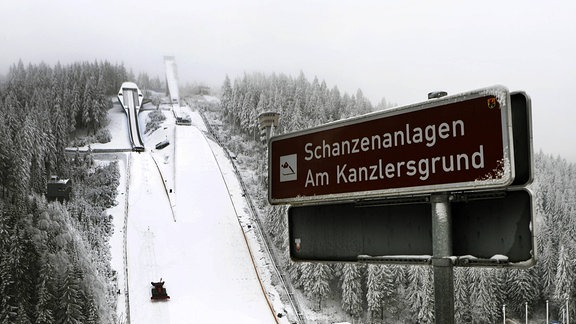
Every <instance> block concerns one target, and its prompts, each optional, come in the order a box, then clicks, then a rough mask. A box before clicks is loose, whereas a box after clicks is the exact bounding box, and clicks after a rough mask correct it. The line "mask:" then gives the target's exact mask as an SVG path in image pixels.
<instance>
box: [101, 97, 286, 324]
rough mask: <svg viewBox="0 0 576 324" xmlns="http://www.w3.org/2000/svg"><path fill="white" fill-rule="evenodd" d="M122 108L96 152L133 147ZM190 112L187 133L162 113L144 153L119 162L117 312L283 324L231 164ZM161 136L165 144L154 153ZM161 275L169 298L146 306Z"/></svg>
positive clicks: (136, 318)
mask: <svg viewBox="0 0 576 324" xmlns="http://www.w3.org/2000/svg"><path fill="white" fill-rule="evenodd" d="M119 110H120V108H118V107H116V108H113V109H111V110H110V113H109V117H110V123H109V125H108V128H109V129H110V131H111V133H112V137H113V139H112V141H111V142H110V143H107V144H100V145H97V146H96V145H95V146H93V148H126V147H129V140H128V135H127V133H126V132H127V131H128V127H127V125H126V123H127V121H126V116H125V114H124V113H123V112H121V111H119ZM190 113H191V116H192V119H193V126H175V123H174V118H173V116H172V114H171V112H170V111H165V115H166V116H167V118H168V119H167V120H166V121H165V122H164V124H163V126H162V127H161V128H160V129H158V130H157V131H155V132H154V133H152V134H147V135H145V136H144V138H143V139H144V142H145V144H146V151H145V152H143V153H132V152H130V153H118V154H116V155H115V159H117V160H118V161H119V163H120V169H121V171H122V172H121V173H122V175H121V179H120V186H119V194H118V198H117V200H118V205H117V206H116V207H114V208H112V209H110V210H109V213H110V214H111V215H113V216H114V223H115V232H114V236H113V238H112V240H111V245H112V262H113V268H114V269H115V270H116V271H117V274H118V285H119V287H118V288H119V306H118V315H119V317H120V319H124V320H125V322H128V317H129V320H130V323H133V324H134V323H231V322H233V323H289V321H288V318H287V316H285V315H286V312H289V311H286V310H285V307H284V306H283V305H282V303H281V302H280V298H279V297H278V293H277V292H276V291H275V290H274V289H272V288H271V287H272V286H271V284H270V277H271V275H270V273H269V271H268V270H267V268H266V265H267V264H269V260H268V259H267V257H266V255H265V254H264V253H263V252H262V249H261V248H260V246H259V245H258V238H257V237H256V233H255V231H254V226H255V225H254V224H251V221H250V215H249V214H250V212H249V209H248V207H247V203H246V201H245V198H244V194H243V192H242V189H241V186H240V184H239V183H238V181H237V179H236V176H235V174H234V171H233V168H232V165H231V162H230V161H228V160H227V159H226V157H225V154H224V151H223V150H222V149H221V148H220V147H219V146H217V145H216V144H215V143H214V142H211V141H210V140H209V139H207V138H206V137H205V136H204V133H203V132H205V130H206V128H205V126H204V125H203V123H202V119H201V118H200V117H199V116H198V114H197V113H196V112H192V111H191V112H190ZM145 115H146V112H144V113H141V116H140V121H141V129H143V128H144V127H143V126H144V121H145ZM118 119H120V120H121V121H122V122H118ZM165 139H168V140H169V141H170V145H169V146H167V147H166V148H164V149H162V150H156V149H155V148H154V145H155V144H156V143H157V142H160V141H162V140H165ZM96 158H98V156H96ZM103 158H105V159H109V158H110V156H109V155H107V156H106V157H104V156H103ZM248 225H250V226H248ZM124 239H126V247H127V250H126V251H125V250H124ZM125 256H126V259H125ZM126 266H127V268H126ZM126 269H127V271H126ZM160 278H162V280H163V281H165V282H166V284H165V288H166V289H167V292H168V294H169V295H170V297H171V298H170V300H169V301H164V302H152V301H151V300H150V296H151V293H150V290H151V288H152V286H151V284H150V282H151V281H158V280H160ZM278 313H281V314H283V316H282V317H278V316H276V314H278Z"/></svg>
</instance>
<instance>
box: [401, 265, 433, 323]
mask: <svg viewBox="0 0 576 324" xmlns="http://www.w3.org/2000/svg"><path fill="white" fill-rule="evenodd" d="M407 290H408V301H407V302H408V304H409V306H410V309H411V311H412V313H413V314H414V318H415V320H416V321H418V323H432V322H433V321H434V279H433V277H432V268H431V267H426V266H411V267H410V271H409V273H408V288H407Z"/></svg>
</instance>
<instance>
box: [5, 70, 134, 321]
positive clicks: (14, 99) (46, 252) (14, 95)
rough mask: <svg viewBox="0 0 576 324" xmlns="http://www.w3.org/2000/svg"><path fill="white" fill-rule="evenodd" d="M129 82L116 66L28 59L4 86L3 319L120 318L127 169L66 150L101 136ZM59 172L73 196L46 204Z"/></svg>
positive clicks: (9, 74) (7, 78)
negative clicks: (122, 188) (122, 194)
mask: <svg viewBox="0 0 576 324" xmlns="http://www.w3.org/2000/svg"><path fill="white" fill-rule="evenodd" d="M126 78H127V72H126V70H125V69H124V67H123V66H115V65H111V64H109V63H107V62H94V63H88V62H84V63H77V64H72V65H67V66H63V65H60V64H58V65H56V66H54V67H49V66H48V65H46V64H39V65H28V66H25V65H24V64H23V63H22V62H19V63H17V64H15V65H13V66H12V67H11V69H10V71H9V73H8V75H7V76H6V78H5V80H4V81H3V82H1V83H0V189H1V190H2V193H1V195H0V197H1V199H0V254H1V255H0V323H19V324H24V323H114V322H115V318H114V317H115V307H116V287H115V285H116V282H115V273H114V271H113V270H112V269H111V267H110V248H109V243H108V241H109V238H110V236H111V234H112V231H113V230H114V229H113V228H112V221H111V219H110V217H109V216H108V215H106V213H105V209H106V208H109V207H111V206H112V205H113V204H114V200H115V197H116V191H117V187H118V183H119V182H118V178H119V170H118V164H117V163H115V162H113V163H110V164H108V165H102V166H97V165H95V163H94V161H93V159H92V157H91V156H90V155H79V154H66V153H65V152H64V148H65V147H67V146H68V145H69V144H70V141H71V140H72V139H73V138H74V137H76V136H77V133H78V132H79V131H80V132H81V133H85V134H98V132H100V131H101V128H102V127H103V126H105V125H106V114H107V112H108V110H109V109H110V107H111V101H110V99H109V98H110V96H111V95H114V94H115V93H116V92H117V90H118V88H119V87H120V85H121V82H123V81H124V80H125V79H126ZM51 175H58V176H60V178H65V179H71V181H72V183H73V190H72V193H71V198H70V199H69V200H67V201H47V200H46V198H45V196H44V194H45V193H46V185H47V180H48V178H49V177H50V176H51Z"/></svg>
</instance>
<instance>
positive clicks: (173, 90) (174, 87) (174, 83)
mask: <svg viewBox="0 0 576 324" xmlns="http://www.w3.org/2000/svg"><path fill="white" fill-rule="evenodd" d="M164 65H165V66H166V84H167V86H168V95H169V96H170V102H171V103H172V105H173V106H175V107H180V94H179V93H178V74H177V73H176V59H175V58H174V56H164Z"/></svg>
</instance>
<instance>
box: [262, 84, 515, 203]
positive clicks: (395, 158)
mask: <svg viewBox="0 0 576 324" xmlns="http://www.w3.org/2000/svg"><path fill="white" fill-rule="evenodd" d="M509 105H510V93H509V92H508V90H507V89H506V88H504V87H501V86H495V87H491V88H486V89H480V90H476V91H471V92H468V93H464V94H459V95H455V96H450V97H444V98H441V99H435V100H430V101H426V102H423V103H418V104H413V105H409V106H405V107H400V108H395V109H390V110H385V111H381V112H376V113H372V114H368V115H364V116H360V117H357V118H352V119H347V120H342V121H337V122H334V123H329V124H326V125H323V126H320V127H316V128H312V129H308V130H304V131H300V132H295V133H291V134H284V135H280V136H276V137H273V138H272V139H271V140H270V142H269V149H270V150H269V152H270V153H269V167H268V170H269V181H270V183H269V195H268V197H269V200H270V203H272V204H283V203H293V204H306V203H313V202H318V201H351V200H356V199H364V198H376V197H384V196H393V195H400V194H418V193H431V192H440V191H456V190H471V189H485V188H501V187H506V186H508V185H510V184H511V183H512V181H513V180H514V161H513V160H514V157H513V155H512V154H511V152H513V141H512V138H511V137H512V131H511V129H512V125H511V116H510V115H511V114H510V109H509Z"/></svg>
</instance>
